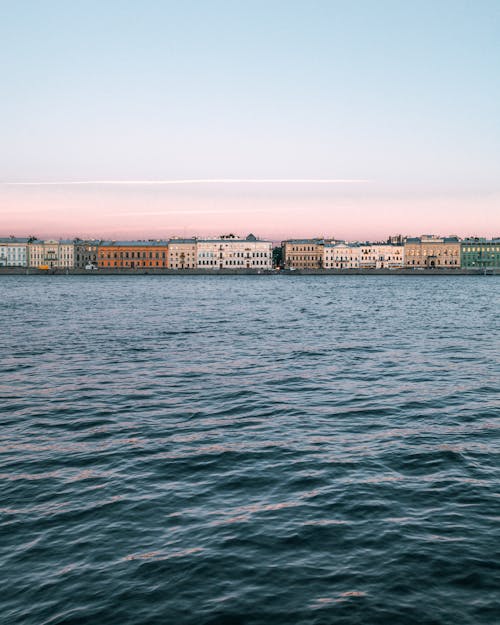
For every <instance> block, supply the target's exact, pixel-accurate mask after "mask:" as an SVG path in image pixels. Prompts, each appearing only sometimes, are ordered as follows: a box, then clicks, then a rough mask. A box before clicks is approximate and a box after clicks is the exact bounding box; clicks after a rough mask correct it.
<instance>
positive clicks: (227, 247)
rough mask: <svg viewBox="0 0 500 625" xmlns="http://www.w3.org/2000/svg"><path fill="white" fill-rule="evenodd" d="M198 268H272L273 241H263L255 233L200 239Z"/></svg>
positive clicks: (197, 248)
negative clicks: (242, 237)
mask: <svg viewBox="0 0 500 625" xmlns="http://www.w3.org/2000/svg"><path fill="white" fill-rule="evenodd" d="M196 251H197V267H198V269H256V270H259V269H263V270H264V269H265V270H268V269H272V266H273V249H272V243H271V241H261V240H259V239H257V238H256V237H255V236H254V235H253V234H249V235H248V236H247V238H246V239H238V238H236V237H228V238H220V239H198V240H197V242H196Z"/></svg>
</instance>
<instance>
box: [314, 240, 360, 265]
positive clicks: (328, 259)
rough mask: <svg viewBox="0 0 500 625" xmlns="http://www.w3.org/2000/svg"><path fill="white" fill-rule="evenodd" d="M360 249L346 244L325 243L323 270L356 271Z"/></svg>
mask: <svg viewBox="0 0 500 625" xmlns="http://www.w3.org/2000/svg"><path fill="white" fill-rule="evenodd" d="M360 255H361V249H360V248H359V247H358V246H357V245H349V244H348V243H325V246H324V249H323V267H324V269H358V268H359V261H360Z"/></svg>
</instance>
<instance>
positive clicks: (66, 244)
mask: <svg viewBox="0 0 500 625" xmlns="http://www.w3.org/2000/svg"><path fill="white" fill-rule="evenodd" d="M74 251H75V244H74V242H73V241H56V240H54V239H48V240H47V241H38V240H34V241H31V242H30V243H29V244H28V264H29V266H30V267H37V268H39V269H73V267H74Z"/></svg>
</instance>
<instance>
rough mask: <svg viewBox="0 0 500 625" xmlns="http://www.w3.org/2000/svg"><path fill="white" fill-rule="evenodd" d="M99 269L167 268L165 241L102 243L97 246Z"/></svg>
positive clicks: (166, 245) (166, 246)
mask: <svg viewBox="0 0 500 625" xmlns="http://www.w3.org/2000/svg"><path fill="white" fill-rule="evenodd" d="M97 263H98V266H99V269H144V268H151V269H153V268H158V269H159V268H165V267H168V244H167V242H166V241H104V242H102V243H101V244H100V245H99V253H98V260H97Z"/></svg>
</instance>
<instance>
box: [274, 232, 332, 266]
mask: <svg viewBox="0 0 500 625" xmlns="http://www.w3.org/2000/svg"><path fill="white" fill-rule="evenodd" d="M324 246H325V242H324V240H323V239H290V240H288V241H283V242H282V243H281V247H282V249H283V263H284V266H285V268H286V269H292V268H293V269H321V268H322V267H323V255H324Z"/></svg>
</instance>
